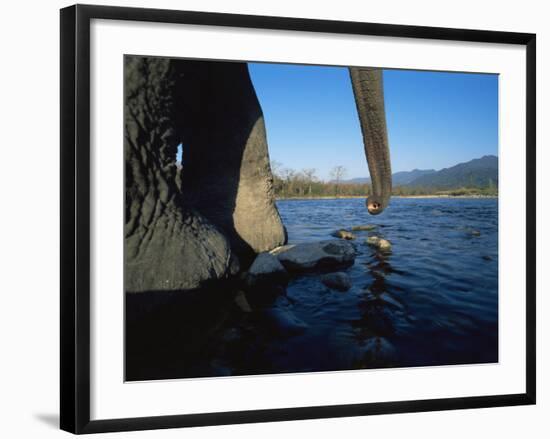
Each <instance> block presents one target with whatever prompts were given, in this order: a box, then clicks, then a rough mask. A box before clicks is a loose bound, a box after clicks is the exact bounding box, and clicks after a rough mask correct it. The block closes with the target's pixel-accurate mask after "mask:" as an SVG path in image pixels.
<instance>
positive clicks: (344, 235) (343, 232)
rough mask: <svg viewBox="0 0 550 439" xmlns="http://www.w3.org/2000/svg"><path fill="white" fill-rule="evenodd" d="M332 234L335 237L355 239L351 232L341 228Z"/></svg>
mask: <svg viewBox="0 0 550 439" xmlns="http://www.w3.org/2000/svg"><path fill="white" fill-rule="evenodd" d="M332 236H334V237H336V238H342V239H348V240H351V239H355V235H354V234H353V233H351V232H348V231H347V230H343V229H341V230H337V231H336V232H334V233H333V234H332Z"/></svg>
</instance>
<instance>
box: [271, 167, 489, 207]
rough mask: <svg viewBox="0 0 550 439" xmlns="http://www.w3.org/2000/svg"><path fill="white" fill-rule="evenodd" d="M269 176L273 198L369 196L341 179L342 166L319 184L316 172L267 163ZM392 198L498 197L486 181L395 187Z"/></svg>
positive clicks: (364, 189) (357, 185) (343, 174)
mask: <svg viewBox="0 0 550 439" xmlns="http://www.w3.org/2000/svg"><path fill="white" fill-rule="evenodd" d="M271 170H272V173H273V183H274V184H273V187H274V191H275V198H278V199H281V198H329V197H336V198H337V197H354V196H367V195H369V194H370V184H368V183H350V182H346V181H345V180H344V179H345V178H346V176H347V170H346V168H345V167H343V166H340V165H338V166H334V168H332V170H331V172H330V180H328V181H323V180H321V179H320V178H319V177H318V176H317V171H316V169H313V168H309V169H302V170H299V171H296V170H294V169H291V168H286V167H283V166H282V165H281V164H280V163H278V162H272V163H271ZM392 195H394V196H419V195H434V196H437V195H440V196H498V186H497V185H496V184H493V183H492V181H491V180H488V183H487V184H486V185H475V184H472V185H461V186H460V187H454V188H449V187H436V186H433V187H431V186H426V187H423V186H408V185H399V186H395V187H394V188H393V190H392Z"/></svg>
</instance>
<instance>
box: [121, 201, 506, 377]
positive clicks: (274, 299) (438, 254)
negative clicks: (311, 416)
mask: <svg viewBox="0 0 550 439" xmlns="http://www.w3.org/2000/svg"><path fill="white" fill-rule="evenodd" d="M278 208H279V211H280V213H281V215H282V217H283V221H284V223H285V225H286V227H287V230H288V235H289V242H290V243H299V242H309V241H319V240H323V239H328V238H330V234H331V233H332V232H333V231H334V230H336V229H339V228H348V229H349V228H350V227H351V226H353V225H361V224H375V225H377V228H376V229H375V230H373V231H368V232H367V231H364V232H354V234H355V235H356V237H357V239H356V240H355V241H353V242H354V245H355V247H356V250H357V258H356V260H355V264H354V265H353V266H351V267H349V268H347V269H345V270H344V271H346V273H347V274H348V275H349V276H350V278H351V281H352V284H353V286H352V288H351V289H350V290H349V291H346V292H340V291H336V290H331V289H329V288H327V287H325V286H324V285H323V284H322V283H321V281H320V279H319V276H318V275H316V274H308V275H305V276H300V277H296V278H294V279H292V280H291V282H290V283H289V285H288V287H287V289H286V292H284V291H278V292H276V294H268V292H266V294H265V297H268V298H269V299H268V300H267V302H268V303H263V304H261V306H255V307H253V308H254V310H253V312H244V311H243V310H242V309H241V308H239V307H238V306H236V305H235V301H233V300H229V301H228V300H225V301H219V300H216V299H215V296H217V295H219V294H225V295H226V297H227V292H212V293H211V294H212V295H213V296H214V299H213V300H211V301H209V300H207V299H205V298H202V299H201V300H202V301H203V302H204V301H206V302H207V306H205V305H204V304H201V306H197V307H190V306H189V304H182V305H181V308H180V309H178V308H177V306H174V305H173V304H172V303H171V305H170V312H169V313H168V312H162V311H161V314H160V317H159V320H160V321H162V325H161V326H166V328H167V329H166V330H165V332H162V333H159V332H158V329H155V331H153V335H152V336H151V337H150V338H151V348H150V349H149V350H148V351H146V352H147V355H144V354H143V352H145V351H144V350H143V348H141V350H140V349H137V350H134V351H132V349H130V353H131V352H134V354H135V355H134V354H131V355H129V356H128V357H127V363H129V366H132V365H137V364H141V367H129V368H128V369H127V372H128V378H129V379H154V378H167V377H174V378H175V377H197V376H219V375H249V374H259V373H281V372H306V371H307V372H311V371H330V370H344V369H356V368H379V367H404V366H428V365H450V364H471V363H486V362H496V361H498V201H497V200H496V199H392V202H391V205H390V207H389V208H388V209H387V210H386V211H385V212H384V213H383V214H381V215H379V216H376V217H373V216H369V215H368V213H367V211H366V209H365V207H364V201H363V200H360V199H352V200H348V199H339V200H303V201H298V200H288V201H279V202H278ZM368 236H380V237H382V238H385V239H388V240H389V241H390V242H391V243H392V247H393V248H392V252H391V253H386V254H384V253H380V252H377V251H376V250H375V249H373V248H372V247H369V246H367V245H366V244H365V240H366V238H367V237H368ZM205 297H206V296H205ZM260 302H261V300H260ZM220 303H221V304H220ZM168 314H170V315H172V316H173V317H172V320H173V322H172V323H167V322H170V321H171V320H170V318H169V317H167V315H168ZM182 316H183V317H182ZM136 322H139V323H136V325H135V327H139V328H141V333H143V332H147V331H148V328H151V327H152V326H151V325H149V326H148V325H147V324H145V325H144V324H143V319H141V320H140V319H139V318H138V319H137V320H136ZM157 323H158V322H157ZM144 328H145V329H144ZM175 328H177V330H175ZM130 329H131V326H130V327H129V329H128V332H129V333H131V330H130ZM136 331H137V330H136ZM136 331H135V332H136ZM136 333H137V332H136ZM132 339H133V340H135V341H136V344H139V345H140V346H142V339H139V338H138V337H134V338H132V337H129V339H128V340H129V342H130V341H131V340H132ZM197 340H200V342H198V341H197ZM130 345H131V343H130V344H129V346H130ZM144 365H145V366H144Z"/></svg>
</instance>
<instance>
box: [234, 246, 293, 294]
mask: <svg viewBox="0 0 550 439" xmlns="http://www.w3.org/2000/svg"><path fill="white" fill-rule="evenodd" d="M288 279H289V276H288V272H287V271H286V270H285V267H283V265H282V264H281V263H280V262H279V259H277V257H276V256H274V255H272V254H270V253H260V254H259V255H258V256H256V259H254V262H253V263H252V265H251V266H250V268H249V270H248V272H247V273H245V275H244V282H245V284H246V286H248V287H250V288H253V287H256V286H259V285H269V284H286V283H287V282H288Z"/></svg>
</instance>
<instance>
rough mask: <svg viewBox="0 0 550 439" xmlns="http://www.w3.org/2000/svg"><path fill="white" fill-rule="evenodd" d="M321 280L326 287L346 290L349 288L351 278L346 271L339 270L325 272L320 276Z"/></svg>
mask: <svg viewBox="0 0 550 439" xmlns="http://www.w3.org/2000/svg"><path fill="white" fill-rule="evenodd" d="M321 282H323V284H325V285H326V286H327V287H329V288H332V289H335V290H338V291H348V290H349V289H350V288H351V280H350V278H349V276H348V275H347V274H346V273H343V272H341V271H339V272H337V273H327V274H324V275H323V276H321Z"/></svg>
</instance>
